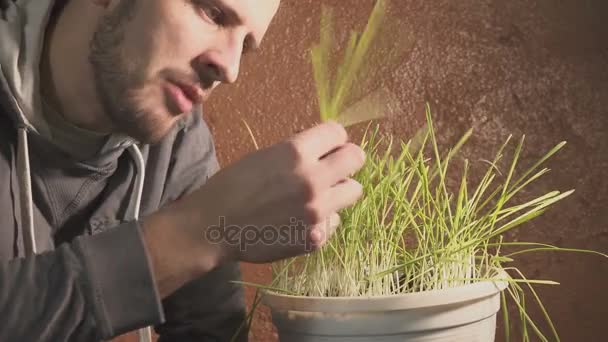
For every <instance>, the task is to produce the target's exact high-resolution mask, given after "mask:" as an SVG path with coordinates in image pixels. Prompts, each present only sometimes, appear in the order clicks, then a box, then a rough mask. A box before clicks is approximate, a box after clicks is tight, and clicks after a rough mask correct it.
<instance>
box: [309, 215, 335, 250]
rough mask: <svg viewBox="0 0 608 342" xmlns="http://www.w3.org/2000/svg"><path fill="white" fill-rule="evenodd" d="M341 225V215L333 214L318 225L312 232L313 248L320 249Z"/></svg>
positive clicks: (311, 241)
mask: <svg viewBox="0 0 608 342" xmlns="http://www.w3.org/2000/svg"><path fill="white" fill-rule="evenodd" d="M339 225H340V215H338V213H335V212H334V213H332V214H331V215H329V216H328V217H327V218H326V219H325V220H323V222H321V223H319V224H316V225H314V226H313V227H312V229H311V230H310V243H311V245H312V247H313V248H319V247H321V246H323V245H325V243H327V241H329V239H330V238H331V237H332V236H333V235H334V233H335V232H336V229H337V228H338V226H339Z"/></svg>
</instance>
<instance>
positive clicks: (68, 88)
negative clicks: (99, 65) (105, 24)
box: [40, 1, 112, 133]
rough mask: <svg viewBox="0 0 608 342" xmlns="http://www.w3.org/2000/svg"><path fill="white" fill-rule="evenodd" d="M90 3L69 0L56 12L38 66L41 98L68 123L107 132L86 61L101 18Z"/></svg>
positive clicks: (106, 123) (110, 128)
mask: <svg viewBox="0 0 608 342" xmlns="http://www.w3.org/2000/svg"><path fill="white" fill-rule="evenodd" d="M100 11H101V10H100V9H99V8H98V7H97V6H95V5H93V4H92V2H91V1H68V2H67V3H66V4H65V5H64V6H62V8H58V9H56V11H55V13H54V15H53V16H52V18H51V20H50V21H49V25H48V27H47V30H46V35H45V41H44V48H43V53H42V56H41V64H40V73H41V77H40V81H41V91H42V96H43V97H44V98H45V100H46V102H47V103H48V104H49V105H51V106H52V107H53V108H54V109H55V110H56V111H57V112H58V113H60V114H61V115H62V116H63V117H64V118H65V120H66V121H68V122H69V123H71V124H73V125H75V126H77V127H80V128H84V129H87V130H90V131H95V132H101V133H110V132H111V131H112V125H111V123H110V121H109V119H108V117H107V116H106V115H104V112H103V109H102V106H101V104H100V101H99V100H98V96H97V90H96V86H95V81H94V76H93V75H94V74H93V68H92V66H91V64H90V63H89V61H88V56H89V43H90V41H91V37H92V36H93V33H94V30H95V25H91V23H95V22H97V20H98V19H99V16H100V15H101V13H100Z"/></svg>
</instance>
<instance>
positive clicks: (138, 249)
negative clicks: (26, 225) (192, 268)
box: [0, 222, 163, 342]
mask: <svg viewBox="0 0 608 342" xmlns="http://www.w3.org/2000/svg"><path fill="white" fill-rule="evenodd" d="M0 317H2V319H1V320H0V341H40V342H44V341H49V342H50V341H53V342H54V341H98V340H101V339H110V338H113V337H115V336H118V335H120V334H122V333H124V332H127V331H130V330H134V329H137V328H140V327H144V326H147V325H154V324H159V323H160V322H162V321H163V312H162V307H161V304H160V299H159V295H158V292H157V290H156V288H155V286H154V282H153V278H152V273H151V270H150V268H149V263H148V257H147V253H146V251H145V246H144V244H143V240H142V238H141V232H140V227H139V225H138V223H136V222H133V223H126V224H123V225H122V226H119V227H116V228H114V229H111V230H108V231H106V232H104V233H100V234H98V235H94V236H83V237H79V238H77V239H75V240H74V241H73V242H72V243H70V244H64V245H61V246H59V248H57V249H55V250H54V251H52V252H45V253H41V254H38V255H35V256H31V257H26V258H20V259H13V260H10V261H2V262H0Z"/></svg>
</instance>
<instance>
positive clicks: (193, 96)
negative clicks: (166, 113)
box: [166, 81, 205, 113]
mask: <svg viewBox="0 0 608 342" xmlns="http://www.w3.org/2000/svg"><path fill="white" fill-rule="evenodd" d="M166 91H167V92H168V93H169V96H170V97H171V99H172V101H173V104H174V105H175V107H177V109H178V110H179V111H180V113H189V112H191V111H192V109H193V107H194V105H195V104H198V103H201V102H202V101H203V98H204V97H205V93H204V92H203V90H202V89H201V88H200V87H198V86H195V85H190V84H187V83H181V82H173V81H169V82H167V86H166Z"/></svg>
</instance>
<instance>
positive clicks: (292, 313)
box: [263, 273, 508, 342]
mask: <svg viewBox="0 0 608 342" xmlns="http://www.w3.org/2000/svg"><path fill="white" fill-rule="evenodd" d="M503 274H504V273H503ZM505 277H506V274H505ZM501 278H502V277H501ZM503 279H504V278H503ZM507 285H508V283H507V282H503V281H496V282H479V283H475V284H471V285H466V286H461V287H455V288H450V289H445V290H438V291H428V292H420V293H411V294H403V295H394V296H382V297H352V298H349V297H334V298H322V297H296V296H289V295H282V294H277V293H272V292H267V293H265V294H264V299H263V300H264V303H265V304H266V305H268V306H269V307H270V308H271V310H272V320H273V323H274V324H275V326H276V327H277V329H278V332H279V338H280V340H281V341H284V342H321V341H324V342H325V341H327V342H334V341H344V342H346V341H349V342H362V341H382V342H389V341H390V342H393V341H412V342H414V341H416V342H418V341H433V342H440V341H450V342H455V341H462V342H490V341H494V336H495V330H496V313H497V312H498V310H499V309H500V293H501V291H502V290H504V289H505V288H506V287H507Z"/></svg>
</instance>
